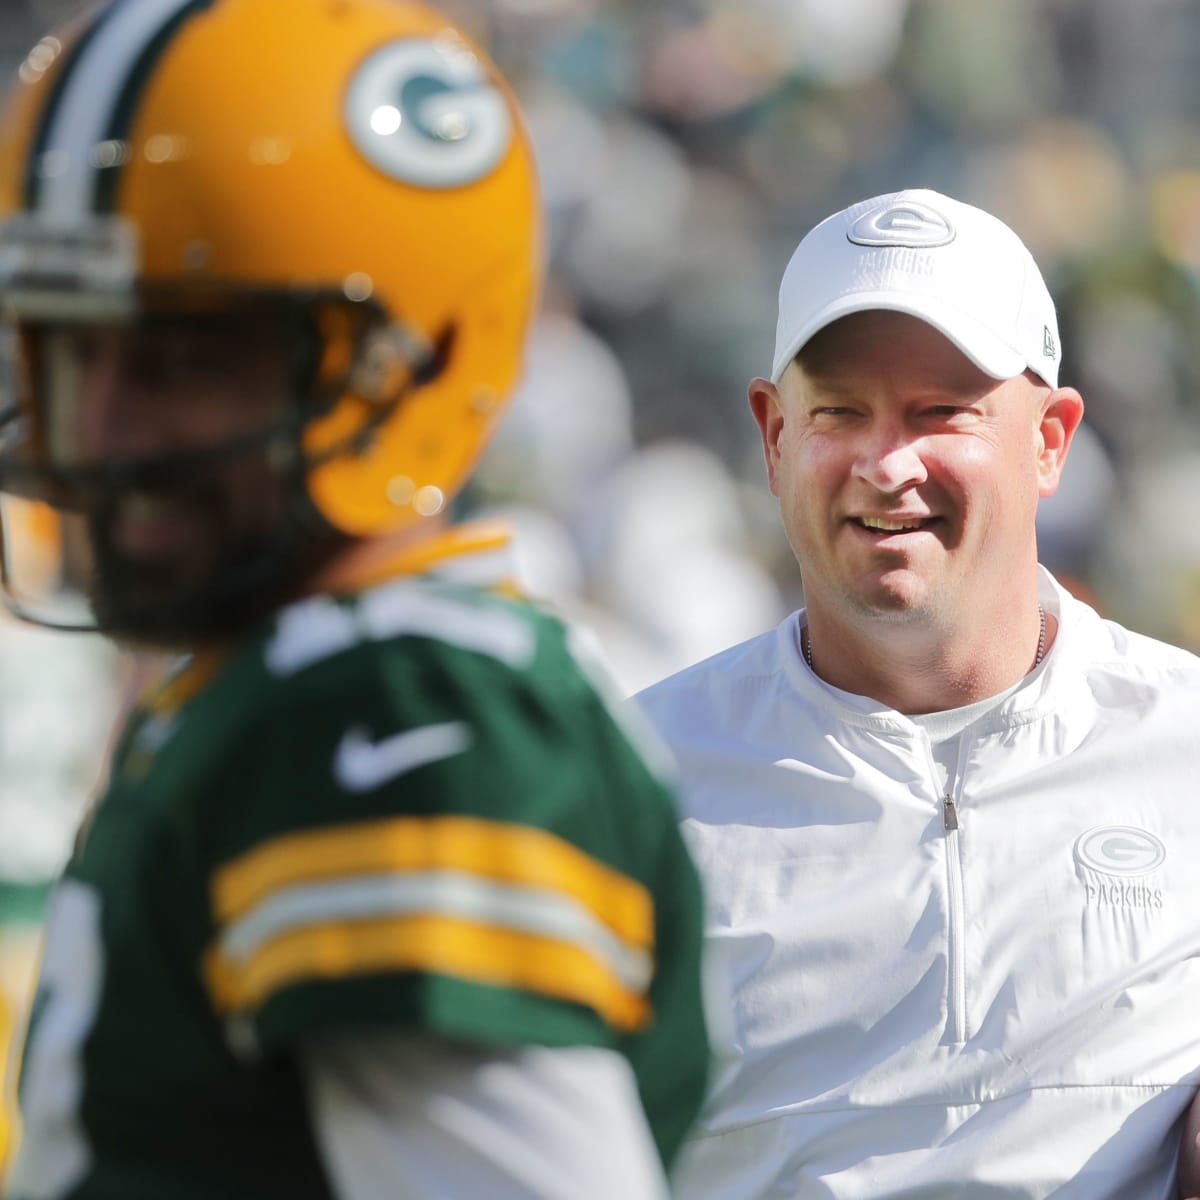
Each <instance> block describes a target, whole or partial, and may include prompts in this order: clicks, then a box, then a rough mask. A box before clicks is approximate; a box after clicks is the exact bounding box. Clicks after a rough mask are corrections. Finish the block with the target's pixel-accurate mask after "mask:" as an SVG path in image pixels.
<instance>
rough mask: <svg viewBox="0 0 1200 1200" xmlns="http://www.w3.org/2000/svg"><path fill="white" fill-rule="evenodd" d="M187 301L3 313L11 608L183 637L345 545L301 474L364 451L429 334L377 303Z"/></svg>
mask: <svg viewBox="0 0 1200 1200" xmlns="http://www.w3.org/2000/svg"><path fill="white" fill-rule="evenodd" d="M186 300H187V303H186V304H185V303H184V302H183V301H184V298H183V297H181V296H178V295H176V296H170V295H166V294H159V295H154V296H150V295H147V296H146V297H144V298H143V301H144V302H143V305H142V307H141V309H140V311H139V312H138V315H136V316H134V317H126V318H123V319H119V320H111V321H107V322H102V323H96V322H91V321H88V322H80V321H60V322H49V321H44V320H39V321H35V322H27V323H23V324H19V325H16V326H14V327H13V330H12V332H11V333H10V336H9V338H8V339H7V341H8V346H9V349H10V350H14V349H15V351H16V353H15V355H14V356H13V358H12V360H10V368H9V370H8V372H7V374H8V376H9V377H10V379H12V380H13V384H14V388H15V393H16V394H15V396H14V401H15V402H14V403H11V404H10V405H9V406H8V408H7V411H6V412H5V413H4V415H3V422H2V424H0V485H2V486H3V488H4V490H5V493H6V494H5V495H4V496H3V497H2V498H0V520H2V522H3V533H4V537H3V553H2V555H0V580H2V582H3V586H4V588H5V590H6V592H7V593H8V596H9V601H10V604H11V605H12V606H13V607H14V608H16V609H17V611H18V612H19V613H21V614H22V615H25V616H28V617H30V618H32V619H35V620H38V621H39V622H40V623H43V624H52V625H56V626H58V627H63V628H99V629H103V630H105V631H108V632H110V633H113V634H115V635H117V636H121V637H123V638H127V639H130V640H135V641H141V642H147V643H152V644H164V643H168V644H169V643H176V642H178V643H181V644H190V643H193V642H195V641H198V640H204V639H208V638H212V637H219V636H224V635H228V634H232V633H235V632H237V631H238V630H239V629H244V628H245V627H246V626H247V625H249V624H253V623H254V622H256V621H257V620H258V619H260V618H261V617H262V616H264V615H265V614H266V613H268V612H270V611H271V610H272V609H274V608H276V607H278V605H279V604H280V603H281V602H283V601H284V600H286V599H287V598H289V596H290V595H292V594H294V593H295V591H296V589H297V588H298V587H299V586H300V584H301V582H302V581H303V580H304V579H306V578H308V577H309V576H311V575H312V574H313V573H314V572H316V571H317V570H319V569H320V567H321V566H322V565H323V564H324V563H325V562H326V561H327V560H328V559H329V558H330V557H331V556H332V555H333V554H334V553H335V552H336V551H337V550H339V549H340V548H342V547H344V546H345V545H346V544H347V542H348V540H349V538H348V536H347V535H346V534H345V533H343V532H341V531H339V530H338V529H336V528H335V527H334V526H333V525H332V524H330V523H329V522H328V521H326V520H325V519H324V518H323V517H322V516H321V514H320V513H319V511H318V509H317V508H316V506H315V505H314V504H313V502H312V499H311V496H310V494H309V490H308V486H307V483H308V476H309V473H310V471H311V470H313V469H314V467H316V466H318V465H320V464H322V463H325V462H328V461H329V460H330V459H333V458H336V457H339V456H342V455H356V454H361V453H364V452H367V451H368V450H369V447H370V444H371V440H372V437H373V434H374V431H375V429H376V428H377V427H378V425H379V424H380V423H381V422H382V421H384V420H385V419H386V418H387V417H388V415H389V414H390V413H391V412H392V411H393V410H394V408H395V406H396V405H397V404H399V403H401V400H402V397H403V396H404V394H405V393H406V392H407V391H408V389H410V388H411V387H412V386H413V384H414V383H415V382H417V381H418V379H420V378H424V377H425V376H427V375H428V374H429V373H430V370H431V366H430V362H431V359H430V355H429V352H428V351H427V350H426V348H425V347H424V346H423V345H421V346H417V345H416V344H415V343H413V342H411V340H410V341H408V342H405V341H403V339H400V338H398V337H397V336H396V335H394V334H389V332H388V330H389V327H388V326H387V325H386V323H385V322H384V320H383V318H382V314H381V313H379V311H378V310H376V309H374V308H373V307H372V306H371V305H369V304H362V303H359V304H352V303H350V302H348V301H345V300H333V299H323V298H317V297H313V298H309V299H307V300H305V301H299V300H297V299H295V298H291V297H290V298H287V299H284V298H281V297H271V296H256V297H239V298H236V299H234V300H232V301H231V300H230V298H226V299H225V300H224V301H223V302H218V298H217V297H216V296H215V295H212V294H203V293H201V294H198V295H197V294H193V295H191V296H189V297H187V298H186ZM403 351H407V352H408V353H410V354H412V355H414V356H422V357H420V360H419V361H416V362H414V361H410V360H408V359H404V358H403V357H402V353H403ZM122 388H125V389H129V392H130V394H126V395H121V394H120V392H121V389H122ZM204 406H207V408H208V409H209V411H208V412H201V411H198V409H199V408H200V407H204ZM213 410H217V411H213ZM335 414H336V417H335ZM331 421H333V422H334V423H335V424H336V426H337V428H338V429H339V430H340V431H341V433H340V436H336V437H332V438H330V437H326V438H324V439H322V441H321V444H320V446H319V448H314V446H313V444H312V443H313V439H312V437H311V432H310V431H311V429H312V428H313V427H314V425H317V424H322V423H324V424H329V423H330V422H331ZM96 438H99V439H101V440H99V441H96V440H95V439H96ZM31 539H33V545H32V547H31V544H30V542H31ZM39 543H40V544H39Z"/></svg>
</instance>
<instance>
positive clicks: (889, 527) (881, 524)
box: [860, 517, 925, 533]
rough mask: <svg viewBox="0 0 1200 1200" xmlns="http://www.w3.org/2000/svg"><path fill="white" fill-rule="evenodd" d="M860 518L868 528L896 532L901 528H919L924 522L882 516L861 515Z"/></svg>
mask: <svg viewBox="0 0 1200 1200" xmlns="http://www.w3.org/2000/svg"><path fill="white" fill-rule="evenodd" d="M860 520H861V521H862V523H863V524H864V525H865V526H866V527H867V528H868V529H879V530H882V531H883V532H884V533H898V532H899V531H900V530H902V529H920V528H921V527H922V526H923V525H924V524H925V522H924V521H923V520H916V521H886V520H884V518H883V517H861V518H860Z"/></svg>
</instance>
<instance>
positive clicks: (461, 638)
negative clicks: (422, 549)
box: [359, 579, 537, 667]
mask: <svg viewBox="0 0 1200 1200" xmlns="http://www.w3.org/2000/svg"><path fill="white" fill-rule="evenodd" d="M359 613H360V615H361V620H362V623H363V626H364V628H365V630H366V633H367V636H368V637H371V638H376V639H383V638H389V637H395V636H397V635H399V634H405V633H408V634H414V635H417V636H421V637H430V638H437V639H439V640H440V641H443V642H449V643H450V644H451V645H454V646H460V647H462V648H463V649H465V650H474V651H476V652H478V653H480V654H489V655H491V656H492V657H493V658H498V659H500V660H501V661H503V662H506V663H509V664H510V665H511V666H514V667H525V666H528V665H529V663H530V662H532V660H533V657H534V654H535V653H536V651H537V630H536V629H535V628H534V626H533V624H532V623H531V622H530V621H529V619H528V618H527V617H526V616H525V615H524V614H523V613H520V612H515V611H510V610H506V609H503V608H501V607H499V606H498V605H489V606H487V607H483V606H481V605H476V604H470V603H465V602H461V601H458V600H456V599H455V598H454V597H453V596H449V595H447V594H446V593H445V592H441V591H432V590H426V589H425V588H422V587H413V586H412V583H411V581H410V580H405V579H399V580H397V581H396V582H395V583H393V584H387V585H385V586H383V587H379V588H375V589H374V590H373V591H370V592H367V593H366V594H365V595H364V596H363V598H362V600H361V601H360V603H359Z"/></svg>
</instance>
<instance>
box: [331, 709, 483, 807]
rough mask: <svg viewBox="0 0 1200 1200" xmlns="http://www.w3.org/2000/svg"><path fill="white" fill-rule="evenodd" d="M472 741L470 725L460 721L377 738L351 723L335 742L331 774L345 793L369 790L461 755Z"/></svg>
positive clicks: (407, 730)
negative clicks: (420, 768)
mask: <svg viewBox="0 0 1200 1200" xmlns="http://www.w3.org/2000/svg"><path fill="white" fill-rule="evenodd" d="M471 740H472V739H471V728H470V726H469V725H467V724H466V723H465V722H463V721H446V722H445V723H444V724H441V725H422V726H421V727H420V728H419V729H406V730H404V731H403V732H402V733H396V734H393V735H392V736H391V737H385V738H380V739H379V741H373V740H372V739H371V737H370V736H369V735H368V733H367V731H366V730H365V729H363V728H362V727H361V726H354V727H353V728H351V729H347V730H346V732H345V734H344V735H343V736H342V740H341V741H340V742H339V743H338V748H337V752H336V753H335V754H334V757H333V777H334V779H336V780H337V782H338V783H339V784H340V785H341V786H342V787H343V788H345V790H346V791H348V792H370V791H373V790H374V789H375V788H377V787H379V786H380V785H381V784H384V783H387V782H388V781H389V780H392V779H397V778H399V776H401V775H404V774H407V772H409V771H412V770H414V769H415V768H416V767H423V766H425V765H426V764H427V763H431V762H438V761H440V760H441V759H444V758H451V757H453V756H454V755H455V754H461V753H462V752H463V751H464V750H465V749H466V748H467V747H468V746H469V745H470V744H471Z"/></svg>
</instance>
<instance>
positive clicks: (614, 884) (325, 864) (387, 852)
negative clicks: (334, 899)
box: [212, 816, 654, 949]
mask: <svg viewBox="0 0 1200 1200" xmlns="http://www.w3.org/2000/svg"><path fill="white" fill-rule="evenodd" d="M406 871H408V872H428V871H456V872H461V873H463V874H467V875H474V876H478V877H479V878H481V879H491V880H496V881H498V882H502V883H510V884H517V885H520V886H523V887H527V888H541V889H545V890H546V891H549V892H558V893H561V894H562V895H564V896H569V897H571V898H572V899H574V900H576V901H577V902H578V903H579V904H581V905H582V906H583V907H584V908H586V909H587V910H589V911H590V912H592V913H593V914H595V916H596V917H597V918H599V920H600V921H602V922H603V923H604V924H605V925H606V926H608V928H610V929H611V930H612V931H613V932H614V933H616V934H617V935H618V936H619V937H621V938H622V939H623V940H624V941H626V942H628V943H630V944H631V945H632V946H635V947H641V948H643V949H649V948H651V947H652V946H653V944H654V904H653V901H652V899H651V897H650V893H649V891H648V890H647V889H646V888H645V887H644V886H643V885H642V884H640V883H638V882H637V881H636V880H633V879H630V878H629V877H628V876H626V875H622V874H621V873H620V872H619V871H616V870H614V869H613V868H611V867H609V866H606V865H605V864H603V863H601V862H598V861H597V860H596V859H594V858H592V857H591V856H590V855H588V854H585V853H584V852H583V851H582V850H580V849H579V848H578V847H577V846H573V845H572V844H571V843H570V842H568V841H565V840H564V839H562V838H560V837H558V836H556V835H555V834H552V833H548V832H547V831H545V830H542V829H535V828H533V827H531V826H526V825H516V824H510V823H506V822H502V821H491V820H487V819H485V818H482V817H467V816H436V817H415V816H405V817H388V818H384V819H381V820H376V821H362V822H356V823H354V824H352V825H339V826H334V827H332V828H326V829H316V830H306V831H304V832H301V833H292V834H285V835H283V836H281V837H278V838H276V839H274V840H273V841H270V842H267V843H265V844H264V845H262V846H258V847H256V848H255V849H253V850H251V851H249V852H248V853H246V854H244V855H243V856H242V857H241V858H237V859H234V860H233V861H232V862H230V863H227V864H226V865H225V866H223V867H222V868H220V870H218V872H217V873H216V875H215V876H214V878H213V882H212V899H213V909H214V912H215V915H216V919H217V923H218V925H220V926H225V925H228V924H229V923H230V922H232V921H235V920H237V919H238V918H240V917H242V916H244V915H245V914H246V913H247V912H249V911H250V910H251V909H252V908H254V907H256V906H257V905H259V904H260V903H261V902H262V901H263V900H264V898H266V897H267V896H269V895H270V894H271V893H273V892H275V891H277V890H279V889H281V888H287V887H294V886H296V885H298V884H304V883H316V882H319V881H322V880H334V879H338V878H343V879H352V878H354V877H356V876H362V875H378V874H394V873H400V872H406Z"/></svg>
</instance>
